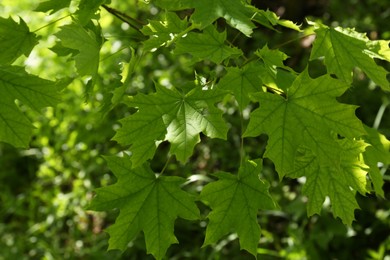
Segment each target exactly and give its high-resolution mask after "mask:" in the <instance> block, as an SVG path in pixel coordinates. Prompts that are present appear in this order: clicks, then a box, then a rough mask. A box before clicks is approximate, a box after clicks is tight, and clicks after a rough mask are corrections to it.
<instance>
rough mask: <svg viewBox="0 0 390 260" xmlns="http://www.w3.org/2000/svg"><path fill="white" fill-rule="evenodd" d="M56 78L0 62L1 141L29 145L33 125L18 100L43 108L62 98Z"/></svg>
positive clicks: (14, 144) (31, 106)
mask: <svg viewBox="0 0 390 260" xmlns="http://www.w3.org/2000/svg"><path fill="white" fill-rule="evenodd" d="M56 84H57V83H56V82H52V81H49V80H45V79H42V78H39V77H37V76H34V75H30V74H28V73H26V72H25V71H24V69H23V68H21V67H16V66H9V65H0V96H1V100H0V141H4V142H7V143H9V144H12V145H13V146H15V147H22V148H27V147H28V144H29V141H30V138H31V134H32V129H33V126H32V125H31V122H30V121H29V120H28V118H27V117H26V116H25V115H24V114H23V113H22V112H21V111H19V109H18V107H17V106H16V104H15V100H16V99H17V100H19V101H20V102H22V103H23V104H24V105H26V106H28V107H30V108H31V109H33V110H35V111H38V112H40V109H41V108H43V107H47V106H55V105H56V104H57V103H58V102H59V101H60V98H59V93H58V85H56Z"/></svg>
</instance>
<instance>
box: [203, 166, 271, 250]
mask: <svg viewBox="0 0 390 260" xmlns="http://www.w3.org/2000/svg"><path fill="white" fill-rule="evenodd" d="M261 163H262V161H261V160H256V161H246V162H244V163H243V165H242V166H241V168H240V169H239V171H238V175H233V174H231V173H227V172H218V173H215V174H213V175H214V176H216V177H217V178H218V179H219V180H218V181H216V182H212V183H210V184H208V185H206V186H205V187H204V188H203V190H202V192H201V194H200V199H201V200H202V201H204V202H206V204H208V205H209V206H210V207H211V209H212V211H211V213H210V214H209V215H208V219H209V220H210V221H209V223H208V225H207V230H206V238H205V241H204V245H209V244H213V243H215V242H217V241H218V240H219V239H221V238H222V237H223V236H224V235H226V234H228V233H229V232H236V233H237V235H238V237H239V239H240V246H241V248H243V249H245V250H247V251H248V252H250V253H251V254H253V255H257V253H256V250H257V245H258V243H259V239H260V226H259V224H258V222H257V212H258V211H259V209H274V208H275V207H276V204H275V202H274V201H273V200H272V198H271V196H270V194H269V192H268V188H269V184H268V183H267V182H265V181H263V180H260V179H259V173H260V171H261V168H262V164H261Z"/></svg>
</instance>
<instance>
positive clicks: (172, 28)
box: [141, 12, 188, 51]
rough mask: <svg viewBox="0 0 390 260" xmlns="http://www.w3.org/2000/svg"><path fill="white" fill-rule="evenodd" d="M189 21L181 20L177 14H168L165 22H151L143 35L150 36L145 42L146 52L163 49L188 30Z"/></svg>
mask: <svg viewBox="0 0 390 260" xmlns="http://www.w3.org/2000/svg"><path fill="white" fill-rule="evenodd" d="M187 25H188V23H187V21H185V20H181V19H180V18H179V17H178V16H177V15H176V14H175V13H170V12H168V13H166V16H165V19H164V20H162V21H161V20H158V21H149V24H148V25H146V26H145V27H143V28H142V30H141V31H142V33H143V34H145V35H147V36H150V38H149V39H148V40H146V41H145V42H144V47H145V50H146V51H150V50H152V49H154V48H158V47H161V46H163V45H165V44H167V43H168V42H170V41H172V40H173V39H174V38H175V37H176V35H177V34H180V33H181V32H183V31H184V30H185V29H186V28H187Z"/></svg>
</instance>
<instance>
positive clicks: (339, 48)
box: [310, 24, 390, 91]
mask: <svg viewBox="0 0 390 260" xmlns="http://www.w3.org/2000/svg"><path fill="white" fill-rule="evenodd" d="M315 25H316V26H317V29H316V30H315V32H316V40H315V41H314V45H313V50H312V52H311V56H310V59H311V60H313V59H317V58H320V57H325V64H326V67H327V69H328V73H329V74H335V75H337V77H339V78H340V79H342V80H344V81H346V82H348V83H350V82H352V70H353V68H355V67H359V68H360V69H361V70H362V71H364V72H365V73H366V74H367V76H368V77H369V78H370V79H371V80H373V81H374V82H375V83H376V84H378V85H379V86H380V87H381V88H383V89H384V90H387V91H390V83H389V81H388V80H387V78H386V77H387V74H388V72H387V71H386V70H385V69H384V68H383V67H381V66H379V65H377V64H376V63H375V61H374V59H373V57H375V55H373V46H372V44H373V43H372V42H370V41H369V39H368V38H367V37H366V36H365V35H364V34H361V33H358V32H356V31H355V30H353V29H343V28H340V27H337V28H330V27H327V26H325V25H318V24H315ZM378 53H380V55H382V57H387V58H388V56H386V54H385V51H384V50H383V49H381V48H379V49H378ZM378 55H379V54H378Z"/></svg>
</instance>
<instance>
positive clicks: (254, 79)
mask: <svg viewBox="0 0 390 260" xmlns="http://www.w3.org/2000/svg"><path fill="white" fill-rule="evenodd" d="M263 69H264V67H263V66H262V64H260V63H259V62H251V63H248V64H246V65H245V66H244V67H243V68H235V67H228V68H227V69H226V70H227V73H226V75H225V76H224V77H223V78H222V79H221V80H220V81H219V83H218V87H219V88H221V89H226V90H230V91H231V92H232V93H233V95H234V97H235V98H236V100H237V103H238V106H239V107H240V110H241V111H242V110H243V109H244V108H245V107H246V106H248V104H249V102H250V98H249V95H250V94H251V93H256V92H259V91H261V86H262V84H263V83H262V80H261V78H260V71H261V70H263Z"/></svg>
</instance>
